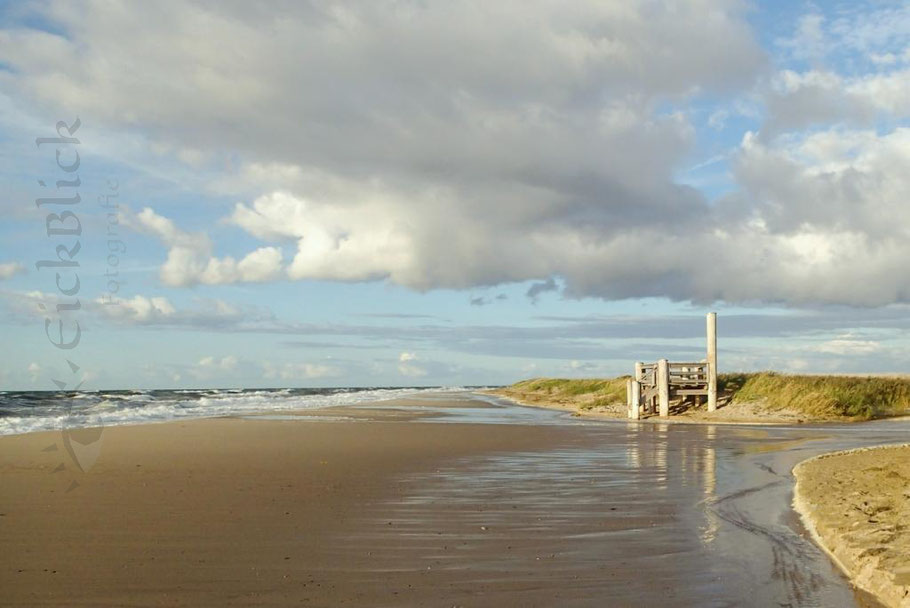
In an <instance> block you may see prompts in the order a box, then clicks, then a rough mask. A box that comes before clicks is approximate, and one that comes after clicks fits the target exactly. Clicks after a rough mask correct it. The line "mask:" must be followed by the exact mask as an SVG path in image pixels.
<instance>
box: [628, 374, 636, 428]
mask: <svg viewBox="0 0 910 608" xmlns="http://www.w3.org/2000/svg"><path fill="white" fill-rule="evenodd" d="M633 382H635V380H633V379H632V378H628V379H626V416H628V417H629V418H631V417H632V383H633Z"/></svg>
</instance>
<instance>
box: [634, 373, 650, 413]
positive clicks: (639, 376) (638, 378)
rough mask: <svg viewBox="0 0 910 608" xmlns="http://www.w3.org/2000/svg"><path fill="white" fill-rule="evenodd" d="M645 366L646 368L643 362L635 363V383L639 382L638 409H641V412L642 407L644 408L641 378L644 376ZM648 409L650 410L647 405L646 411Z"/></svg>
mask: <svg viewBox="0 0 910 608" xmlns="http://www.w3.org/2000/svg"><path fill="white" fill-rule="evenodd" d="M643 366H644V363H642V362H641V361H636V362H635V381H636V382H638V407H639V411H640V409H641V406H642V405H641V378H642V376H643V375H644V370H643V369H642V367H643ZM647 409H648V406H647V404H645V411H647Z"/></svg>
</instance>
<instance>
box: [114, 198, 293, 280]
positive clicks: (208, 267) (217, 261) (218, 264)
mask: <svg viewBox="0 0 910 608" xmlns="http://www.w3.org/2000/svg"><path fill="white" fill-rule="evenodd" d="M127 222H128V225H131V226H132V227H134V228H138V229H139V230H143V231H145V232H147V233H149V234H151V235H153V236H156V237H157V238H158V239H160V240H161V242H162V243H163V244H164V245H165V246H166V247H167V249H168V253H167V260H166V261H165V262H164V264H163V265H162V266H161V270H160V272H159V276H160V278H161V281H162V282H163V283H165V284H166V285H171V286H176V287H184V286H190V285H195V284H197V283H204V284H208V285H217V284H223V283H235V282H241V281H242V282H262V281H269V280H274V279H276V278H277V277H278V276H279V275H280V274H281V271H282V269H281V262H282V254H281V250H280V249H278V248H277V247H260V248H259V249H256V250H255V251H253V252H251V253H249V254H247V255H246V256H245V257H244V258H242V259H241V260H240V261H239V262H238V261H236V260H235V259H234V258H233V257H230V256H227V257H223V258H218V257H214V256H213V255H212V242H211V240H210V239H209V237H208V236H207V235H205V234H191V233H188V232H184V231H183V230H180V229H179V228H177V227H176V225H175V224H174V222H173V221H172V220H170V219H168V218H166V217H163V216H161V215H159V214H157V213H155V211H154V210H153V209H150V208H148V207H146V208H145V209H143V210H142V211H141V212H139V213H138V214H136V216H135V218H134V219H132V218H131V219H129V220H127Z"/></svg>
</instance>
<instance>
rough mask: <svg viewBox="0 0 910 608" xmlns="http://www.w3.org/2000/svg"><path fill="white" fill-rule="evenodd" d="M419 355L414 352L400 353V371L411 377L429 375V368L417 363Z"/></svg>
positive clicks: (403, 374)
mask: <svg viewBox="0 0 910 608" xmlns="http://www.w3.org/2000/svg"><path fill="white" fill-rule="evenodd" d="M417 361H418V357H417V355H416V354H414V353H409V352H403V353H401V354H400V355H398V373H400V374H401V375H402V376H407V377H409V378H420V377H423V376H426V375H427V370H426V369H425V368H424V367H423V366H421V365H418V364H417Z"/></svg>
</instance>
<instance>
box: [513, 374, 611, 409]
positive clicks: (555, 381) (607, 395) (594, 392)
mask: <svg viewBox="0 0 910 608" xmlns="http://www.w3.org/2000/svg"><path fill="white" fill-rule="evenodd" d="M628 377H629V376H620V377H619V378H608V379H572V380H569V379H565V378H533V379H531V380H523V381H522V382H517V383H515V384H513V385H512V386H508V387H506V388H505V389H503V390H502V391H501V392H502V393H503V394H505V395H507V396H509V397H515V398H517V399H521V400H524V401H528V402H531V403H540V402H550V403H559V404H562V405H577V406H578V408H579V409H582V410H589V409H592V408H595V407H604V406H609V405H617V404H625V402H626V379H627V378H628Z"/></svg>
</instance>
